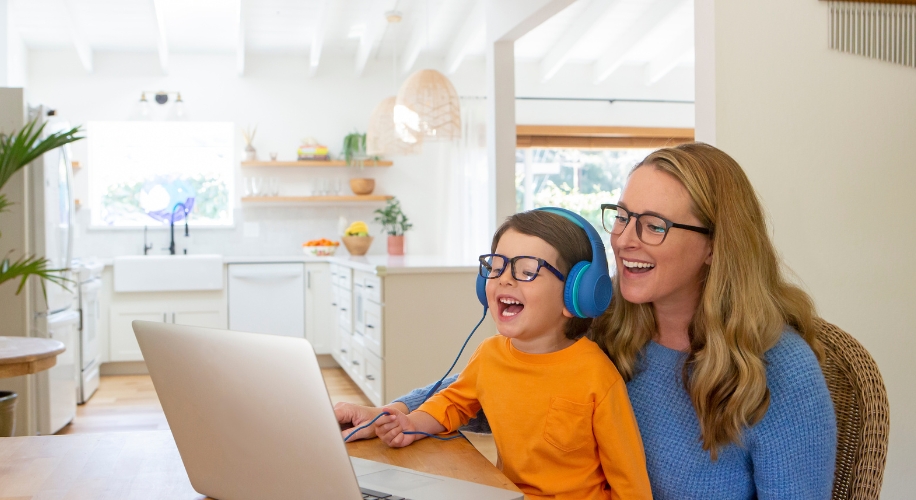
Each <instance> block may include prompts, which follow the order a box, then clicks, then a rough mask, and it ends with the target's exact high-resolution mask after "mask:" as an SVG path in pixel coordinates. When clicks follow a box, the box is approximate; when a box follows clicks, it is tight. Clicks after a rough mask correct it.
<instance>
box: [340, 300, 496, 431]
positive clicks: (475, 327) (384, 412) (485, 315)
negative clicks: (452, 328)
mask: <svg viewBox="0 0 916 500" xmlns="http://www.w3.org/2000/svg"><path fill="white" fill-rule="evenodd" d="M486 318H487V306H484V307H483V316H481V317H480V321H478V322H477V325H475V326H474V329H473V330H471V334H470V335H468V338H467V339H465V341H464V345H462V346H461V350H460V351H458V356H456V357H455V361H453V362H452V366H450V367H449V368H448V371H447V372H445V375H443V376H442V378H440V379H439V381H438V382H436V383H435V385H433V387H432V389H430V390H429V392H427V393H426V396H423V401H422V402H421V403H420V404H423V403H425V402H426V400H427V399H429V398H430V396H432V395H433V394H435V393H436V391H437V390H438V389H439V387H441V386H442V381H443V380H445V378H446V377H448V375H449V373H452V370H453V369H454V368H455V365H456V364H458V360H459V359H461V355H462V354H463V353H464V348H465V347H467V346H468V342H470V341H471V337H473V336H474V333H475V332H476V331H477V329H478V328H480V325H481V324H482V323H483V320H485V319H486ZM382 415H391V414H390V413H388V412H387V411H383V412H382V413H379V414H378V415H376V416H375V418H373V419H372V420H370V421H369V423H368V424H365V425H363V426H360V427H357V428H356V429H354V430H353V432H351V433H349V434H347V437H346V438H344V443H346V442H347V441H349V440H350V438H351V437H353V435H354V434H356V433H357V432H359V431H361V430H363V429H365V428H367V427H369V426H371V425H372V424H374V423H375V421H376V420H378V419H380V418H381V417H382ZM403 434H422V435H424V436H427V437H431V438H435V439H438V440H440V441H451V440H452V439H457V438H460V437H464V434H462V433H461V431H459V432H458V435H457V436H451V437H441V436H436V435H434V434H428V433H426V432H418V431H417V432H415V431H406V432H404V433H403ZM465 439H467V438H465Z"/></svg>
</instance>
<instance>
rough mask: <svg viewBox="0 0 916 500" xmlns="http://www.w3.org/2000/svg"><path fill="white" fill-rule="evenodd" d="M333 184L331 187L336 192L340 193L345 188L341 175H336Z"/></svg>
mask: <svg viewBox="0 0 916 500" xmlns="http://www.w3.org/2000/svg"><path fill="white" fill-rule="evenodd" d="M331 186H332V188H331V189H332V190H333V191H334V194H336V195H339V194H340V191H341V190H342V189H343V179H341V178H340V177H335V178H334V179H333V180H332V181H331Z"/></svg>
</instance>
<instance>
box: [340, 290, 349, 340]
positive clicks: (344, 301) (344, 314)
mask: <svg viewBox="0 0 916 500" xmlns="http://www.w3.org/2000/svg"><path fill="white" fill-rule="evenodd" d="M351 302H352V299H351V298H350V294H349V293H347V292H346V291H343V290H341V293H340V295H339V296H338V297H337V320H338V322H339V325H340V328H342V329H345V330H346V331H347V332H351V331H353V307H352V304H351Z"/></svg>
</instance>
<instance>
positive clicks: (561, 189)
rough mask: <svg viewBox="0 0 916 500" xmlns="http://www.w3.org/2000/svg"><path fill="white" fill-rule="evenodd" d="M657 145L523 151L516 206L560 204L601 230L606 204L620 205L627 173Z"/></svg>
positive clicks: (517, 173) (518, 153)
mask: <svg viewBox="0 0 916 500" xmlns="http://www.w3.org/2000/svg"><path fill="white" fill-rule="evenodd" d="M652 151H653V150H652V149H603V150H602V149H598V150H587V149H541V148H526V149H518V150H516V153H515V161H516V163H515V193H516V197H515V200H516V209H517V210H518V211H522V210H531V209H533V208H539V207H548V206H552V207H561V208H566V209H569V210H572V211H573V212H576V213H578V214H580V215H582V216H583V217H585V219H586V220H588V221H589V222H591V223H592V225H593V226H595V229H597V230H598V231H599V233H601V232H603V229H601V208H600V207H601V204H602V203H616V202H617V199H618V198H619V197H620V191H621V189H623V185H624V183H625V182H626V179H627V175H628V174H629V173H630V170H631V169H632V168H633V166H634V165H636V164H637V163H639V162H640V161H642V159H643V158H645V157H646V156H647V155H648V154H649V153H650V152H652Z"/></svg>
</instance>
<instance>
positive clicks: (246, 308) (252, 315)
mask: <svg viewBox="0 0 916 500" xmlns="http://www.w3.org/2000/svg"><path fill="white" fill-rule="evenodd" d="M229 329H230V330H237V331H242V332H254V333H269V334H274V335H285V336H289V337H299V338H305V266H304V265H303V264H301V263H297V264H230V265H229Z"/></svg>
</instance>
